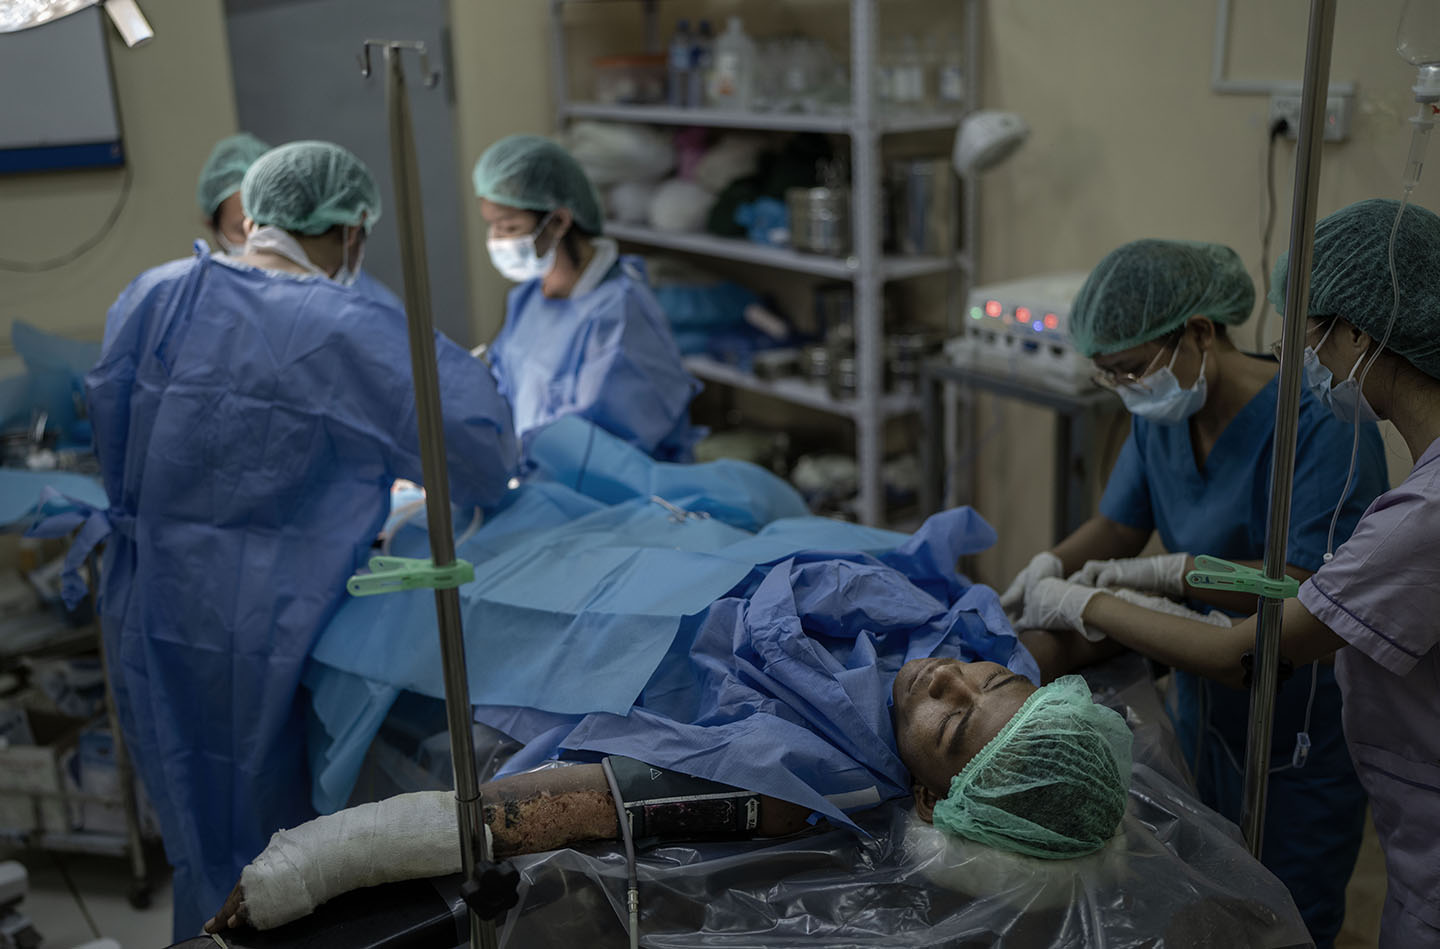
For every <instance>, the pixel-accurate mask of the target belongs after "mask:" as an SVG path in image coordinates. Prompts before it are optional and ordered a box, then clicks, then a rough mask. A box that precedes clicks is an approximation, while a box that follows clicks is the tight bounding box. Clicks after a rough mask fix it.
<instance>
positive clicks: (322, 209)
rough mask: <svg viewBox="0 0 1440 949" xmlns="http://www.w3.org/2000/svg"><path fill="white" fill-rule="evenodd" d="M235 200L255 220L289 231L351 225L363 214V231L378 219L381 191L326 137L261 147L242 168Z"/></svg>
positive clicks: (351, 157) (360, 165)
mask: <svg viewBox="0 0 1440 949" xmlns="http://www.w3.org/2000/svg"><path fill="white" fill-rule="evenodd" d="M240 200H241V203H243V204H244V205H245V213H246V215H248V216H249V217H250V218H252V219H253V220H254V221H255V223H256V224H257V225H262V226H263V225H266V224H269V225H273V226H275V227H279V228H283V229H284V230H287V231H290V232H291V233H294V234H323V233H325V232H326V231H328V230H330V228H332V227H335V226H337V225H340V226H344V227H354V226H355V225H357V224H359V223H360V216H361V215H362V214H364V215H365V230H366V232H367V233H368V232H369V231H370V230H371V229H373V228H374V227H375V222H376V221H378V220H380V191H379V189H378V188H376V187H375V179H374V178H372V177H370V169H368V168H366V167H365V163H364V162H362V161H361V160H360V159H359V158H357V157H356V156H355V155H354V154H353V153H351V152H350V151H347V150H346V149H343V148H341V147H340V146H339V145H332V144H331V143H330V142H291V143H290V144H288V145H281V146H280V147H279V148H274V149H271V150H270V151H268V152H266V153H265V155H264V156H263V157H261V158H260V159H258V160H257V161H256V162H255V164H253V165H251V166H250V170H249V171H247V172H246V173H245V182H244V184H243V185H242V186H241V189H240Z"/></svg>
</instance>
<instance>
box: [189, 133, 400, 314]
mask: <svg viewBox="0 0 1440 949" xmlns="http://www.w3.org/2000/svg"><path fill="white" fill-rule="evenodd" d="M269 150H270V146H269V145H268V144H266V143H265V142H263V141H261V140H260V139H258V138H256V137H255V136H254V135H251V134H250V133H249V132H241V133H240V134H238V135H231V136H229V137H227V138H222V139H221V140H220V141H218V142H216V143H215V147H214V148H213V149H211V150H210V157H209V158H207V159H205V164H204V166H203V167H202V168H201V169H200V179H199V181H197V182H196V184H195V201H196V203H197V204H199V205H200V211H201V215H202V217H203V219H204V222H205V226H206V228H207V229H208V230H209V231H210V236H211V237H213V238H214V239H215V243H216V244H218V245H219V246H220V249H221V251H222V252H224V253H226V254H229V255H230V256H232V257H239V256H241V255H242V254H244V253H245V208H244V206H243V205H242V204H241V202H240V183H241V182H242V181H243V180H244V179H245V172H246V171H248V170H249V169H250V166H251V165H253V164H254V163H255V159H257V158H259V157H260V156H261V155H263V154H265V153H266V152H268V151H269ZM358 256H359V259H357V260H356V262H355V265H354V267H352V268H351V269H350V271H349V272H348V274H347V275H346V276H347V277H348V278H349V279H350V280H351V285H352V286H354V288H355V291H356V292H357V293H360V294H362V295H364V296H365V297H368V298H369V299H372V300H374V301H375V302H376V303H380V304H384V305H386V306H392V307H396V308H399V309H403V308H404V307H403V305H402V304H401V303H400V298H399V297H397V296H395V294H394V293H393V292H391V290H390V288H389V287H387V286H385V284H383V283H381V282H380V281H379V280H376V279H375V278H374V277H372V276H370V274H369V273H368V272H366V271H365V270H362V269H361V267H360V261H361V260H363V259H364V248H363V245H362V246H361V249H360V250H359V251H358Z"/></svg>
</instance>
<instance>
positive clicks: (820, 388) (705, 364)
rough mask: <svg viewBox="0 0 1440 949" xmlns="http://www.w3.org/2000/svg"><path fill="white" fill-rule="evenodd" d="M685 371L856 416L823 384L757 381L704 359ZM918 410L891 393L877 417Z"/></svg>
mask: <svg viewBox="0 0 1440 949" xmlns="http://www.w3.org/2000/svg"><path fill="white" fill-rule="evenodd" d="M685 368H686V369H689V370H690V372H691V373H692V374H694V375H695V376H696V377H697V378H700V379H704V380H705V381H706V382H714V383H716V384H718V385H726V386H731V387H732V388H736V389H744V390H745V391H746V392H757V393H759V394H761V395H768V396H770V397H771V398H775V399H780V400H781V401H783V402H789V403H791V404H793V405H801V406H804V407H805V408H809V409H815V410H816V411H817V412H828V413H830V414H831V415H841V416H844V417H846V418H851V419H855V418H859V416H860V405H859V403H858V402H857V401H856V400H855V399H837V398H835V397H834V396H832V395H831V394H830V390H829V388H828V387H827V386H825V384H824V383H820V382H811V381H809V380H808V379H774V380H770V379H761V378H759V377H758V376H756V375H755V374H753V373H749V372H744V371H742V370H740V369H736V368H735V367H734V366H727V365H726V364H724V363H722V362H718V361H716V360H714V359H711V358H710V357H708V356H687V357H686V359H685ZM919 407H920V400H919V398H918V397H917V396H914V395H907V394H904V393H891V394H889V395H886V396H885V397H884V398H883V399H881V401H880V417H881V418H893V417H895V416H899V415H905V414H907V413H909V412H914V411H918V410H919Z"/></svg>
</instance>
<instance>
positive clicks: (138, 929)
mask: <svg viewBox="0 0 1440 949" xmlns="http://www.w3.org/2000/svg"><path fill="white" fill-rule="evenodd" d="M0 859H5V860H18V861H20V862H21V863H22V864H24V865H25V869H26V870H27V871H29V874H30V895H29V896H28V897H26V899H25V902H24V903H23V904H21V909H22V910H23V912H24V913H25V915H27V916H29V917H30V921H31V922H32V923H34V925H35V928H36V929H37V930H38V931H39V932H40V935H41V936H43V937H44V938H45V941H44V942H43V943H42V944H41V946H42V949H73V947H75V946H79V945H83V944H85V943H87V942H90V941H92V940H95V939H97V938H100V937H109V938H110V939H113V940H115V941H116V942H118V943H119V944H120V946H121V949H161V947H164V946H168V945H170V884H169V881H168V880H167V881H166V882H165V883H164V884H162V885H160V886H157V887H156V888H155V891H154V899H153V901H152V902H151V905H150V908H149V909H146V910H136V909H134V908H132V907H131V906H130V901H129V898H128V897H129V891H130V873H129V869H128V867H127V865H126V864H125V862H124V861H122V860H112V859H107V858H104V857H86V856H78V855H70V856H57V855H53V854H48V853H38V852H36V851H33V850H26V851H20V852H17V853H4V852H3V851H0ZM62 867H63V868H64V870H65V871H68V872H69V875H70V879H71V881H72V882H73V883H74V884H75V890H76V892H77V893H78V894H79V899H78V900H77V899H76V897H75V895H74V894H72V893H71V891H70V887H69V886H68V885H67V884H66V882H65V874H64V872H62V869H61V868H62ZM92 923H93V925H92Z"/></svg>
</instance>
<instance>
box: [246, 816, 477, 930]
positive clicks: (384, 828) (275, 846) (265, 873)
mask: <svg viewBox="0 0 1440 949" xmlns="http://www.w3.org/2000/svg"><path fill="white" fill-rule="evenodd" d="M485 837H486V839H487V841H488V840H489V839H490V828H488V827H487V828H485ZM458 872H460V841H459V836H458V832H457V829H456V817H455V797H454V795H453V794H452V793H451V792H449V791H421V792H418V793H415V794H402V795H400V796H399V797H392V798H389V799H388V800H384V801H380V802H379V803H377V804H362V805H361V806H359V807H352V808H350V809H348V810H343V811H340V812H339V813H336V814H331V815H329V816H327V817H319V818H316V819H315V820H312V821H310V822H308V823H305V824H301V825H300V826H299V827H296V828H294V829H293V830H282V831H280V832H279V833H277V834H275V835H274V836H273V837H271V838H270V844H269V845H268V846H267V847H266V848H265V850H264V852H263V853H261V854H260V856H258V857H256V858H255V860H254V861H253V862H252V863H251V864H250V865H249V866H248V867H246V868H245V870H244V872H243V873H241V875H240V887H241V892H242V894H243V896H244V900H245V912H246V916H247V918H248V919H249V922H250V925H252V926H254V927H255V928H256V929H273V928H275V927H276V926H282V925H284V924H285V923H288V922H292V921H294V920H297V919H299V918H301V917H302V916H307V915H309V914H310V913H312V912H313V911H314V910H315V907H317V906H319V905H320V904H322V903H324V902H325V901H326V900H330V899H333V898H334V897H336V896H339V895H340V894H342V893H348V892H350V891H351V890H358V889H360V888H362V887H367V886H378V885H380V884H382V883H397V882H399V881H401V880H415V879H421V878H424V877H433V876H443V875H445V874H448V873H458Z"/></svg>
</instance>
